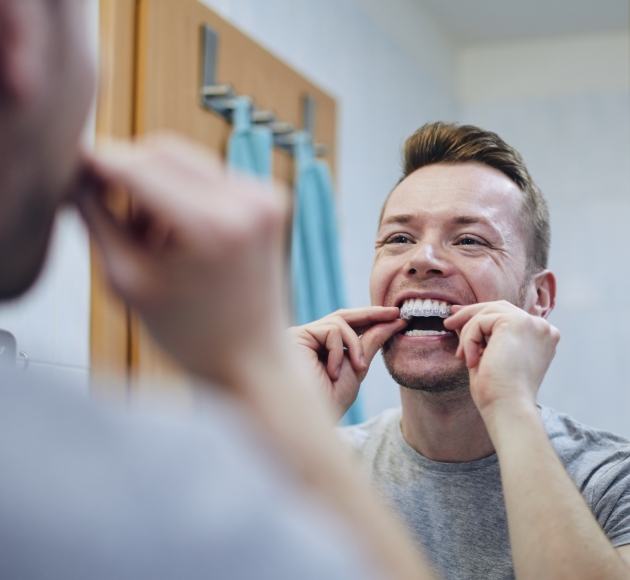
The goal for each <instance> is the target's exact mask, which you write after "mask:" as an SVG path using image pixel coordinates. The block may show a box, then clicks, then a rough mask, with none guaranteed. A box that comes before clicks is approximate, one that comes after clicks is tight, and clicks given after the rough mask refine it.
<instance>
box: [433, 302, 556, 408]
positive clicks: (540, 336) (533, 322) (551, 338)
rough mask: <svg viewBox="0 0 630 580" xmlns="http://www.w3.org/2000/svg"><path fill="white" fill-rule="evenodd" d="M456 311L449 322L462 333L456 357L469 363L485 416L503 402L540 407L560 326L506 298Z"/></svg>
mask: <svg viewBox="0 0 630 580" xmlns="http://www.w3.org/2000/svg"><path fill="white" fill-rule="evenodd" d="M453 312H454V313H453V314H452V315H451V316H450V317H449V318H447V319H446V320H445V321H444V326H445V327H446V328H447V329H448V330H453V331H455V332H457V333H458V334H459V347H458V349H457V353H456V356H458V357H459V358H461V359H462V360H464V361H465V362H466V366H467V367H468V369H469V372H470V391H471V395H472V398H473V400H474V402H475V405H477V408H478V409H479V411H480V413H481V414H482V416H484V415H487V414H488V413H492V412H494V410H495V409H496V408H497V407H499V406H501V404H502V403H504V402H508V403H509V404H510V406H513V405H515V404H517V405H522V404H525V405H531V406H535V404H536V393H537V392H538V388H539V387H540V384H541V382H542V380H543V377H544V376H545V373H546V371H547V368H548V367H549V364H550V363H551V360H552V359H553V356H554V354H555V352H556V346H557V344H558V341H559V340H560V333H559V331H558V329H557V328H555V327H554V326H552V325H551V324H549V323H548V322H547V321H546V320H545V319H544V318H541V317H539V316H533V315H531V314H528V313H527V312H525V311H524V310H522V309H520V308H518V307H516V306H514V305H513V304H511V303H509V302H506V301H498V302H486V303H479V304H471V305H469V306H455V307H453Z"/></svg>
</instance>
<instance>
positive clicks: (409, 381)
mask: <svg viewBox="0 0 630 580" xmlns="http://www.w3.org/2000/svg"><path fill="white" fill-rule="evenodd" d="M530 280H531V274H530V273H529V272H528V274H527V275H526V276H525V279H524V281H523V283H522V284H521V287H520V288H519V291H518V297H517V299H516V301H515V304H516V306H518V307H519V308H522V307H523V305H524V304H525V296H526V292H527V285H528V283H529V281H530ZM391 346H392V340H391V339H390V340H388V341H387V342H386V343H385V345H384V346H383V349H382V351H381V353H382V356H383V361H384V362H385V367H386V368H387V371H388V372H389V374H390V375H391V377H392V378H393V379H394V381H396V383H397V384H398V385H400V386H401V387H405V388H407V389H412V390H415V391H422V392H425V393H432V394H440V393H450V394H457V393H459V392H464V391H468V390H469V389H470V375H469V372H468V368H467V367H466V365H465V363H464V362H463V361H462V362H461V365H459V368H457V369H453V370H449V371H447V370H443V371H439V372H437V373H433V374H431V375H414V374H411V373H404V372H400V371H398V370H396V369H395V368H394V364H393V361H392V358H393V357H392V354H391Z"/></svg>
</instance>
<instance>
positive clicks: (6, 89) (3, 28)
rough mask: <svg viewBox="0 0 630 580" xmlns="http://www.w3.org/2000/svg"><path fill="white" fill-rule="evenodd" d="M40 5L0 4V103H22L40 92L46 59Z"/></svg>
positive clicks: (16, 1)
mask: <svg viewBox="0 0 630 580" xmlns="http://www.w3.org/2000/svg"><path fill="white" fill-rule="evenodd" d="M43 8H44V7H43V6H42V3H41V2H23V1H22V0H2V1H0V99H2V100H9V101H15V102H18V103H20V102H25V101H29V100H31V99H32V98H34V97H35V96H36V95H37V94H38V91H39V89H40V84H41V83H42V81H43V79H44V76H43V73H44V72H45V71H44V68H45V66H46V64H45V60H46V58H45V56H46V44H45V43H46V40H47V35H48V33H49V31H48V30H47V29H46V26H45V22H46V15H45V14H44V13H43Z"/></svg>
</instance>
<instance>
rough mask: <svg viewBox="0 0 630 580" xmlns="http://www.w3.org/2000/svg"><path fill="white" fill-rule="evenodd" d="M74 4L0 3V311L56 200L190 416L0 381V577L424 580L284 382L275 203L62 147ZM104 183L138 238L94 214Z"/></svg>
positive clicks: (195, 156)
mask: <svg viewBox="0 0 630 580" xmlns="http://www.w3.org/2000/svg"><path fill="white" fill-rule="evenodd" d="M83 4H84V3H83V2H81V1H78V0H0V298H2V299H11V298H14V297H17V296H19V295H21V294H22V293H23V292H25V291H26V290H27V289H28V287H29V286H30V285H31V284H32V283H33V282H34V281H35V280H36V278H37V275H38V273H39V271H40V269H41V266H42V263H43V261H44V257H45V255H46V250H47V247H48V243H49V237H50V232H51V228H52V226H53V222H54V217H55V214H56V211H57V209H58V208H59V207H60V206H62V205H63V204H65V203H74V204H76V205H78V206H79V208H80V210H81V213H82V215H83V217H84V218H85V221H86V223H87V225H88V227H89V229H90V230H91V233H92V234H93V235H94V237H95V239H96V241H97V245H98V247H99V249H100V251H101V254H102V259H103V263H104V266H105V269H106V272H107V274H108V276H109V278H110V281H111V283H112V285H113V287H114V288H115V289H116V290H117V291H118V292H119V294H120V295H121V296H122V297H123V298H124V299H125V300H126V301H127V302H128V303H130V304H131V305H132V306H133V307H135V308H136V309H137V311H138V312H139V313H140V314H141V315H142V316H143V318H144V321H145V322H146V323H147V326H148V327H149V329H150V330H151V331H152V332H153V335H154V337H155V338H156V339H157V340H158V341H159V342H160V343H161V344H162V346H164V348H165V349H166V350H167V351H168V352H169V353H170V354H171V355H172V356H173V357H174V358H175V359H176V360H177V361H179V363H181V365H182V366H183V367H184V368H185V369H186V370H188V371H189V372H190V373H191V374H192V375H193V376H194V377H196V379H197V380H198V381H199V383H200V384H203V385H202V386H201V387H200V388H203V389H204V390H203V391H201V392H200V406H199V409H198V410H197V411H196V413H194V414H192V413H186V412H184V411H178V412H175V411H172V412H168V411H165V410H163V409H161V408H160V407H161V406H162V407H163V406H164V403H160V404H156V405H150V406H142V407H140V408H136V409H133V410H130V409H126V410H125V409H122V408H116V407H115V406H114V405H106V404H98V403H96V402H94V401H90V400H89V399H87V398H85V397H82V396H80V395H77V394H75V393H72V392H70V391H69V390H67V389H64V387H63V385H55V384H49V383H48V382H46V383H42V382H36V381H34V379H33V378H32V377H30V376H29V374H28V373H22V374H20V376H19V377H18V375H16V374H11V373H10V372H9V371H8V370H7V371H3V372H2V374H1V375H0V429H1V433H0V465H2V475H1V476H0V546H2V548H1V552H2V553H1V557H0V577H2V578H15V579H18V578H19V579H20V580H29V579H35V578H59V579H61V578H63V579H65V580H68V579H73V578H103V579H105V578H109V579H112V578H116V579H124V578H129V579H132V578H133V579H136V580H137V579H140V578H150V579H151V580H156V579H160V578H178V579H186V578H236V579H238V578H243V579H244V578H266V579H274V580H275V579H281V578H287V579H294V578H301V579H304V578H312V579H321V578H339V579H343V580H347V579H350V578H372V577H373V578H411V577H426V578H429V577H431V573H430V572H429V571H428V569H427V568H426V566H425V565H424V563H423V561H422V558H421V557H420V556H419V555H418V554H417V553H416V551H415V548H414V547H413V545H412V543H411V542H410V541H409V540H408V539H407V537H406V535H405V533H404V532H403V529H402V527H401V526H400V525H399V524H398V523H397V522H396V521H395V519H394V518H393V517H391V516H390V515H389V514H388V513H387V511H386V510H385V509H384V508H382V507H380V504H379V502H378V500H377V499H376V498H375V496H374V495H373V493H372V491H371V490H370V488H369V486H368V485H367V484H366V483H365V482H364V481H363V480H362V479H361V478H360V477H358V476H357V475H356V473H355V470H353V469H352V468H350V467H349V460H348V457H346V455H345V452H344V450H343V449H342V448H340V446H339V445H337V444H336V441H335V436H334V432H333V429H332V425H333V419H332V413H331V412H329V409H328V407H326V406H325V404H324V403H323V402H322V399H321V397H319V396H315V390H314V389H313V390H312V391H309V390H308V389H307V390H296V389H295V388H294V385H295V384H296V383H299V382H304V381H306V382H308V379H307V377H305V375H303V374H302V373H301V371H300V369H299V368H298V367H294V366H293V365H292V363H291V359H292V357H291V351H290V350H289V346H288V345H287V344H286V343H285V332H284V326H285V324H286V318H285V316H284V305H283V300H282V288H281V284H280V280H281V279H282V275H281V252H280V250H279V237H280V235H281V231H282V229H283V223H284V212H283V209H282V207H281V205H280V202H279V201H278V198H276V197H275V196H274V192H273V191H271V190H269V191H267V190H265V188H264V187H262V186H260V185H257V184H254V183H253V182H249V181H244V180H242V179H240V178H237V177H234V176H232V175H229V174H227V173H226V171H225V170H224V169H223V167H222V166H221V165H220V164H219V163H218V162H216V161H215V160H213V159H212V158H210V157H209V156H208V155H206V153H205V152H204V151H203V150H201V149H199V148H197V147H194V146H191V145H188V144H185V143H183V142H181V141H178V140H177V139H174V138H163V139H152V140H149V141H146V142H144V143H140V144H138V145H134V146H131V145H128V146H118V147H114V148H113V149H109V151H108V152H107V153H104V154H102V155H96V156H93V157H92V158H91V159H85V160H83V159H82V158H81V157H80V156H79V153H78V141H79V134H80V132H81V128H82V126H83V123H84V121H85V116H86V114H87V111H88V107H89V103H90V101H91V98H92V92H93V81H94V71H93V69H92V63H91V62H90V59H89V58H88V57H87V56H86V55H87V54H88V51H87V50H86V46H85V39H84V37H83V31H84V29H85V24H84V23H85V20H84V15H83V13H82V8H83ZM111 189H123V190H125V191H126V192H127V193H128V194H129V195H130V196H131V198H132V200H133V202H134V205H135V206H136V207H138V208H139V210H140V211H141V214H142V216H143V218H142V227H137V226H138V223H137V222H133V221H132V222H129V223H123V222H120V221H118V220H117V219H116V218H115V217H114V215H113V214H112V213H110V212H109V211H108V210H107V203H106V201H107V199H106V193H105V192H106V191H108V190H111ZM309 393H310V394H309ZM204 394H205V396H204ZM311 395H313V396H311Z"/></svg>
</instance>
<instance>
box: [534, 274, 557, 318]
mask: <svg viewBox="0 0 630 580" xmlns="http://www.w3.org/2000/svg"><path fill="white" fill-rule="evenodd" d="M532 290H533V291H534V292H535V293H536V294H535V295H534V296H532V298H533V300H532V304H531V306H530V308H529V309H528V311H529V313H530V314H534V315H535V316H542V317H543V318H547V317H548V316H549V315H550V314H551V311H552V310H553V309H554V306H555V305H556V277H555V276H554V274H553V272H551V271H549V270H543V271H542V272H538V273H537V274H534V276H533V278H532Z"/></svg>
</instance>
